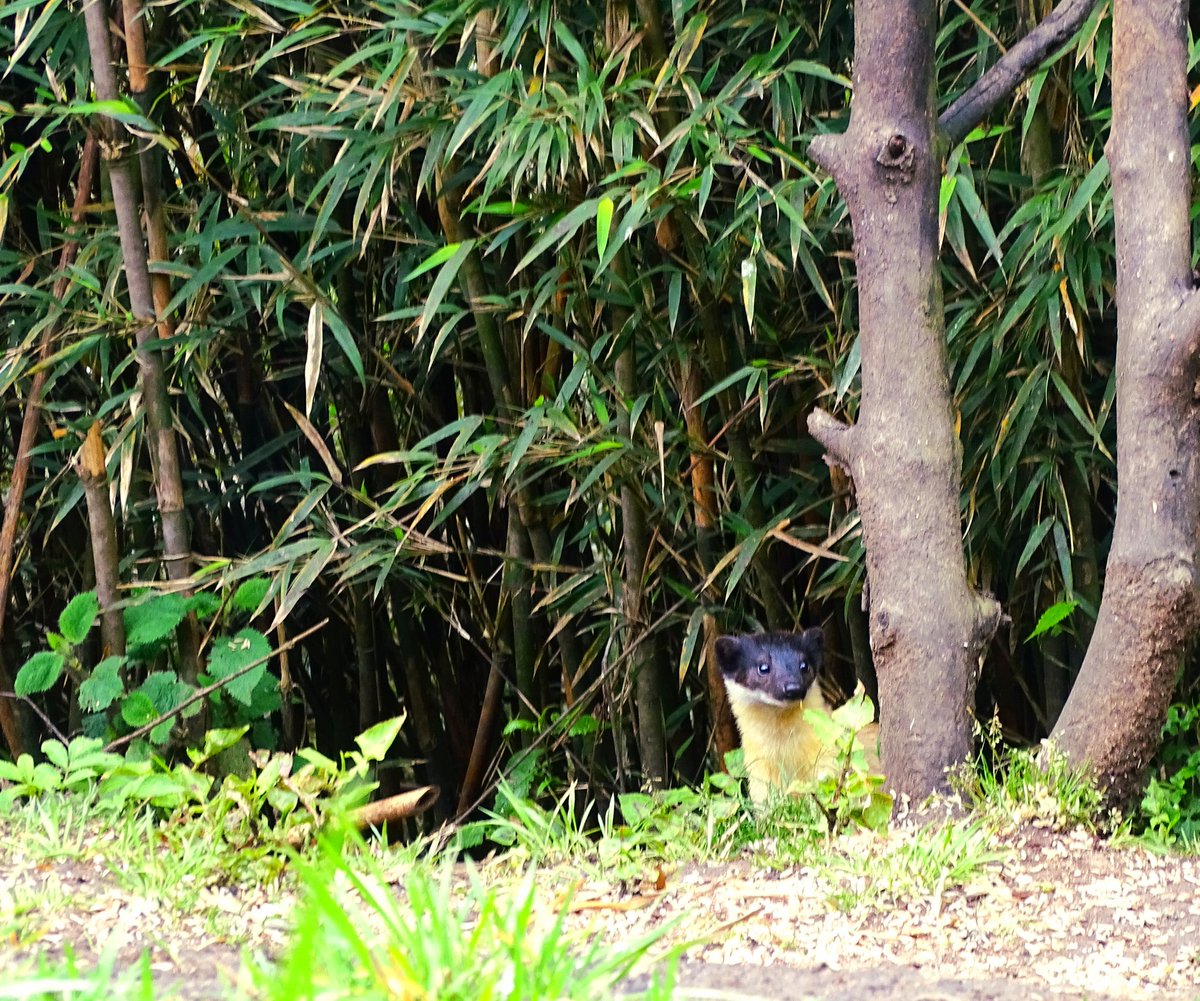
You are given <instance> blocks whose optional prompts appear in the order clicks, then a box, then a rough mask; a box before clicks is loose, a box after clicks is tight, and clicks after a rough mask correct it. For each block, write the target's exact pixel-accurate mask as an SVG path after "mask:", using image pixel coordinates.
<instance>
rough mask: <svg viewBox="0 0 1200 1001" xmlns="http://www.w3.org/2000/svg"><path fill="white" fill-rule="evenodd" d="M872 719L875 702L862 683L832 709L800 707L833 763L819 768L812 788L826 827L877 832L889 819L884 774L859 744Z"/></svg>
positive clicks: (833, 829)
mask: <svg viewBox="0 0 1200 1001" xmlns="http://www.w3.org/2000/svg"><path fill="white" fill-rule="evenodd" d="M874 718H875V707H874V705H872V703H871V700H870V699H869V698H868V697H867V694H866V692H864V691H863V688H862V686H861V685H859V687H858V690H857V691H856V692H855V693H854V696H853V697H852V698H850V699H849V700H847V701H846V702H845V703H843V704H842V705H840V706H838V707H837V708H836V709H834V710H833V711H832V712H822V711H820V710H816V709H806V710H805V711H804V719H805V720H806V721H807V722H808V723H809V724H810V725H811V726H812V728H813V730H814V731H815V732H816V734H817V737H818V739H819V740H820V741H821V744H822V745H823V746H824V747H826V748H829V749H831V750H832V754H831V756H830V757H831V760H832V766H831V767H829V768H823V769H821V772H820V774H819V775H818V776H817V781H816V783H815V786H814V788H813V790H812V794H813V796H814V797H815V798H816V801H817V803H818V805H819V806H820V807H821V810H822V812H823V813H824V814H825V817H826V819H827V821H828V823H829V829H830V832H834V831H838V830H843V829H845V828H847V827H850V826H856V827H865V828H867V829H869V830H872V831H882V830H884V829H885V828H886V827H887V825H888V821H889V820H890V819H891V816H892V797H891V796H890V795H889V794H888V793H886V792H884V791H883V782H884V777H883V776H882V775H880V774H878V773H877V772H874V771H872V769H871V766H870V763H869V761H868V756H867V749H866V747H865V746H864V745H863V739H864V738H863V732H864V728H867V727H869V725H870V724H871V722H872V721H873V720H874Z"/></svg>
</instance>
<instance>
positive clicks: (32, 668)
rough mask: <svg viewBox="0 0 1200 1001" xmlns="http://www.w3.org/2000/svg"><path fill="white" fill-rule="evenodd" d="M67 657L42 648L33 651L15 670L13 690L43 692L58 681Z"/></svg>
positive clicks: (29, 692)
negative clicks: (36, 651)
mask: <svg viewBox="0 0 1200 1001" xmlns="http://www.w3.org/2000/svg"><path fill="white" fill-rule="evenodd" d="M66 663H67V659H66V658H65V657H64V656H63V655H62V654H61V653H51V652H50V651H49V650H43V651H41V652H40V653H35V654H34V655H33V656H32V657H30V658H29V659H28V660H27V661H25V663H24V664H22V665H21V669H20V670H19V671H17V677H16V680H15V681H14V682H13V691H15V692H16V693H17V694H18V695H23V696H24V695H36V694H37V693H38V692H44V691H46V689H48V688H50V687H51V686H53V684H54V683H55V682H56V681H58V679H59V676H60V675H61V674H62V672H63V668H64V667H65V666H66Z"/></svg>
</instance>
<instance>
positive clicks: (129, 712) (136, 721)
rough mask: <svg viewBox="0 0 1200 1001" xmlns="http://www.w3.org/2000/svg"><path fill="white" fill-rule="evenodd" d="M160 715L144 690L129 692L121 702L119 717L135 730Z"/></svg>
mask: <svg viewBox="0 0 1200 1001" xmlns="http://www.w3.org/2000/svg"><path fill="white" fill-rule="evenodd" d="M160 715H162V714H161V713H160V712H159V711H158V710H157V709H155V708H154V703H153V702H151V701H150V697H149V696H148V695H147V694H146V693H145V692H130V693H129V695H128V696H127V697H126V698H125V700H124V701H123V702H122V703H121V719H123V720H124V721H125V722H126V723H128V724H129V725H130V726H131V727H133V728H134V729H135V730H136V729H138V727H143V726H145V725H146V724H147V723H149V722H151V721H153V720H156V719H158V717H159V716H160Z"/></svg>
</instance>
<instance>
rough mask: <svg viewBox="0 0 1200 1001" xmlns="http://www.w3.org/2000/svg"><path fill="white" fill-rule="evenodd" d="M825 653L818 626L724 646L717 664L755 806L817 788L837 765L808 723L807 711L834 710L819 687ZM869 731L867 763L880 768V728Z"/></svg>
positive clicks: (734, 639) (721, 642) (723, 640)
mask: <svg viewBox="0 0 1200 1001" xmlns="http://www.w3.org/2000/svg"><path fill="white" fill-rule="evenodd" d="M824 653H825V638H824V635H823V634H822V632H821V630H820V629H819V628H813V629H807V630H805V631H804V632H803V633H757V634H754V635H750V636H722V637H720V638H719V639H718V640H717V643H716V654H717V664H718V665H719V666H720V668H721V675H722V677H723V678H724V679H725V690H726V692H727V693H728V695H729V705H730V708H732V710H733V718H734V719H735V720H736V721H737V725H738V730H739V731H740V732H741V735H742V749H743V759H744V761H745V764H746V773H747V775H748V776H749V777H750V797H751V799H753V800H754V802H756V803H761V802H763V801H764V800H765V799H766V798H767V796H768V793H769V790H770V789H771V788H773V787H774V788H777V789H786V788H787V787H788V786H789V785H791V783H793V782H801V783H806V782H811V781H812V780H813V779H814V778H816V777H818V776H819V775H820V773H821V772H822V770H823V769H825V768H828V767H830V766H832V765H833V764H834V763H835V754H836V752H835V750H834V749H833V748H830V747H826V746H825V745H824V744H823V743H822V742H821V740H820V739H819V738H818V737H817V734H816V732H815V731H814V730H813V727H812V724H811V723H809V722H808V721H807V720H806V719H805V718H804V712H805V710H807V709H819V710H825V711H828V707H827V703H826V702H825V696H824V694H823V693H822V691H821V685H820V683H819V679H820V674H821V666H822V662H823V659H824ZM870 730H871V731H872V732H871V733H870V734H869V735H868V734H867V733H866V732H865V731H860V733H861V735H862V737H864V738H867V740H866V743H867V744H868V748H867V751H868V760H869V761H870V762H871V767H872V769H873V770H877V769H878V756H877V755H876V754H875V753H874V751H875V748H874V743H875V739H876V738H877V731H876V728H875V727H874V725H873V724H872V725H871V727H870Z"/></svg>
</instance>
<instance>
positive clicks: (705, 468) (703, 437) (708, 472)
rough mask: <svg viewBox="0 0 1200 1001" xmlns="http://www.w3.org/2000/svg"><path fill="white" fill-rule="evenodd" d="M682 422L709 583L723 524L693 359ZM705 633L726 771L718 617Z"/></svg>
mask: <svg viewBox="0 0 1200 1001" xmlns="http://www.w3.org/2000/svg"><path fill="white" fill-rule="evenodd" d="M681 384H682V393H681V397H682V399H681V404H682V406H683V420H684V424H685V425H686V426H687V431H688V450H689V451H690V453H691V457H692V464H691V471H690V476H691V481H692V504H693V506H694V508H695V520H696V553H697V556H698V557H699V559H700V572H701V574H703V576H704V580H708V578H709V575H710V574H711V573H712V568H713V567H714V566H715V565H716V560H715V554H714V551H713V549H714V547H713V535H714V534H715V533H716V530H717V524H718V519H719V516H718V513H717V488H716V475H715V472H714V470H713V460H712V453H711V451H710V450H709V440H708V429H707V428H706V427H705V426H704V415H703V413H702V412H701V410H700V405H699V404H698V403H697V402H696V401H697V400H698V399H699V398H700V396H701V395H702V391H701V385H700V366H699V365H697V364H696V362H695V361H693V360H691V359H686V360H684V362H683V374H682V379H681ZM704 600H705V602H706V603H707V604H710V605H712V606H715V605H716V603H717V601H718V600H719V596H718V595H717V594H716V593H715V591H714V590H713V588H712V587H711V586H710V587H709V589H708V590H707V591H706V592H705V594H704ZM701 627H702V629H703V630H704V684H705V689H706V691H707V694H708V725H709V728H710V730H711V732H712V740H713V749H714V751H715V753H716V759H717V767H718V768H720V769H722V770H724V768H725V756H726V755H727V754H728V753H729V752H730V751H732V750H733V749H734V748H735V747H737V746H738V735H737V724H736V723H735V722H734V719H733V710H732V709H730V708H729V698H728V696H727V695H726V694H725V681H724V679H723V678H722V677H721V667H720V665H719V664H718V663H717V658H716V652H715V650H714V644H715V643H716V641H717V620H716V616H714V615H712V614H711V613H706V614H705V616H704V619H703V621H702V623H701Z"/></svg>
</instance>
